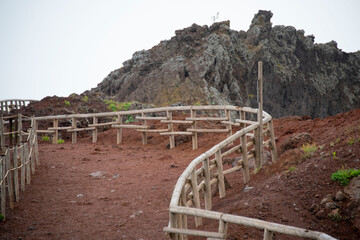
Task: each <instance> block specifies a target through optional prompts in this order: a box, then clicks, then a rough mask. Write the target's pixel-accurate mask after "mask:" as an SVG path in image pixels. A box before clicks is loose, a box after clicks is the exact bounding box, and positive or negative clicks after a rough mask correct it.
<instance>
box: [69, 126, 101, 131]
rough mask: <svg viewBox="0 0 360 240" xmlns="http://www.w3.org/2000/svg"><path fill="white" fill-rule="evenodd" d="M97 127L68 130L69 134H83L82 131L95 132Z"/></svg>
mask: <svg viewBox="0 0 360 240" xmlns="http://www.w3.org/2000/svg"><path fill="white" fill-rule="evenodd" d="M95 129H96V128H95V127H87V128H72V129H68V130H67V132H81V131H94V130H95Z"/></svg>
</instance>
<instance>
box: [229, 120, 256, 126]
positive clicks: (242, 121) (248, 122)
mask: <svg viewBox="0 0 360 240" xmlns="http://www.w3.org/2000/svg"><path fill="white" fill-rule="evenodd" d="M235 121H236V122H237V123H244V124H250V125H252V124H256V123H258V122H256V121H250V120H243V119H236V120H235Z"/></svg>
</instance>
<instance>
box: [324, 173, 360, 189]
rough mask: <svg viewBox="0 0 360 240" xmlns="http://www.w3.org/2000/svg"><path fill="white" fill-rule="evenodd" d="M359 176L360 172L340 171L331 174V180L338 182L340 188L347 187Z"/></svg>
mask: <svg viewBox="0 0 360 240" xmlns="http://www.w3.org/2000/svg"><path fill="white" fill-rule="evenodd" d="M359 175H360V170H357V169H340V170H338V171H336V172H334V173H333V174H331V179H332V180H333V181H335V182H339V183H340V184H341V185H342V186H347V185H348V184H349V181H350V180H351V179H352V178H354V177H357V176H359Z"/></svg>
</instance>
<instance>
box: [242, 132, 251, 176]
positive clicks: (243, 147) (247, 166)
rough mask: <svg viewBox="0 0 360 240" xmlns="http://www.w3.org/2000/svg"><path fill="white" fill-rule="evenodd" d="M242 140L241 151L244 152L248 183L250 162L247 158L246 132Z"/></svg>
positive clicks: (244, 169)
mask: <svg viewBox="0 0 360 240" xmlns="http://www.w3.org/2000/svg"><path fill="white" fill-rule="evenodd" d="M240 141H241V153H242V160H243V175H244V183H248V182H249V181H250V174H249V164H248V158H247V146H246V145H247V140H246V134H244V135H242V136H241V138H240Z"/></svg>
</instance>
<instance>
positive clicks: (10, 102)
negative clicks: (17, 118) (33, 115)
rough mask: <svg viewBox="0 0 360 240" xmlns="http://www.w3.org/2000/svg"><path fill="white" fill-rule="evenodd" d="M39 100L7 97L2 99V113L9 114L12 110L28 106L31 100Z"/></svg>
mask: <svg viewBox="0 0 360 240" xmlns="http://www.w3.org/2000/svg"><path fill="white" fill-rule="evenodd" d="M36 101H37V100H30V99H29V100H25V99H6V100H1V101H0V113H3V114H9V113H10V112H11V110H13V109H15V110H20V109H21V108H22V107H25V106H27V104H29V103H31V102H36Z"/></svg>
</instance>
